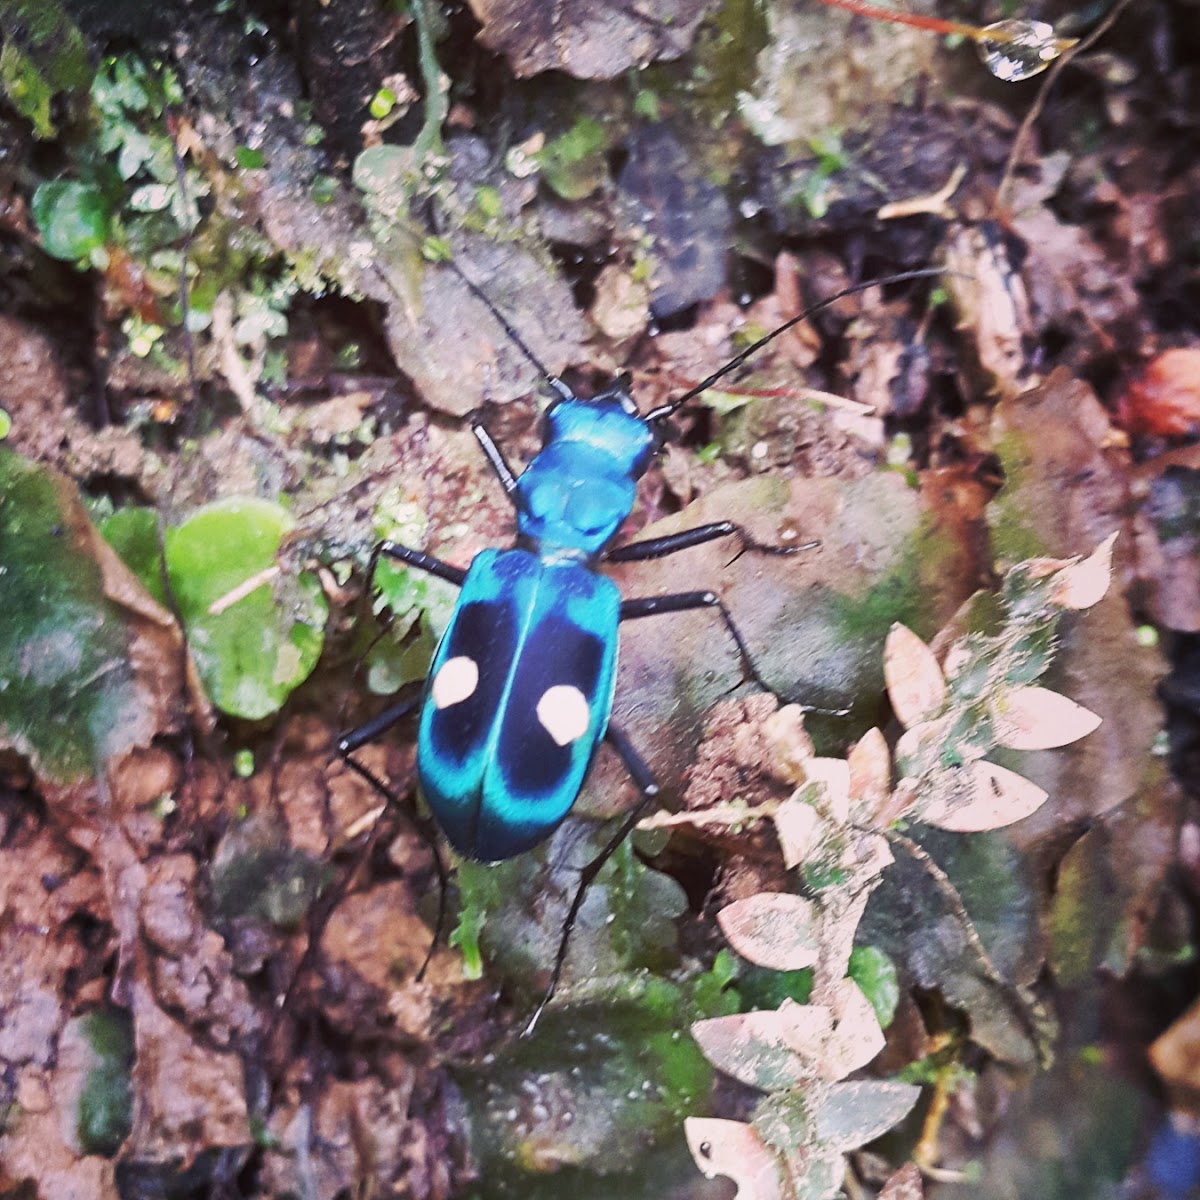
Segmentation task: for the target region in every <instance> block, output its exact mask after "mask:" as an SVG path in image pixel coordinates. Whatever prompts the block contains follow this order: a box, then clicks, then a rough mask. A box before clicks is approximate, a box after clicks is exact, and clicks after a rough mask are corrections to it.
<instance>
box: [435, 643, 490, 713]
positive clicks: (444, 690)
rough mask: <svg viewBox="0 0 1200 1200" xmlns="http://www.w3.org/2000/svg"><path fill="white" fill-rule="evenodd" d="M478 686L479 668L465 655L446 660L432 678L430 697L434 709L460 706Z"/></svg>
mask: <svg viewBox="0 0 1200 1200" xmlns="http://www.w3.org/2000/svg"><path fill="white" fill-rule="evenodd" d="M478 686H479V667H478V665H477V664H476V662H475V660H474V659H473V658H468V657H467V656H466V655H465V654H459V655H456V656H455V657H454V658H448V659H446V661H445V662H444V663H442V665H441V669H440V670H439V671H438V673H437V674H436V675H435V676H434V677H433V690H432V691H431V692H430V696H431V698H432V700H433V707H434V708H449V707H450V705H452V704H461V703H462V702H463V701H464V700H465V699H466V698H467V697H468V696H470V695H471V694H472V692H474V691H475V689H476V688H477V687H478Z"/></svg>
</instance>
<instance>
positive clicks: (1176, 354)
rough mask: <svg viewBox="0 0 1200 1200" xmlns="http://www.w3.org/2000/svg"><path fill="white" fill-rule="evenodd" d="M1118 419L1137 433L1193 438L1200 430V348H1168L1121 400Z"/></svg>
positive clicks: (1147, 368)
mask: <svg viewBox="0 0 1200 1200" xmlns="http://www.w3.org/2000/svg"><path fill="white" fill-rule="evenodd" d="M1117 421H1118V423H1119V424H1120V425H1121V427H1122V428H1124V429H1126V430H1128V431H1129V432H1130V433H1133V434H1139V433H1140V434H1151V435H1153V436H1155V437H1191V436H1192V435H1194V434H1195V433H1196V432H1197V431H1198V430H1200V347H1197V346H1190V347H1183V348H1180V349H1176V350H1164V351H1163V353H1162V354H1160V355H1158V356H1157V357H1156V358H1154V359H1152V360H1151V362H1150V364H1149V366H1147V367H1146V369H1145V371H1143V372H1142V374H1141V376H1140V377H1139V378H1137V379H1135V380H1134V381H1133V382H1132V383H1131V384H1130V385H1129V386H1128V387H1127V388H1126V389H1125V392H1124V394H1123V395H1122V396H1121V398H1120V399H1119V400H1118V401H1117Z"/></svg>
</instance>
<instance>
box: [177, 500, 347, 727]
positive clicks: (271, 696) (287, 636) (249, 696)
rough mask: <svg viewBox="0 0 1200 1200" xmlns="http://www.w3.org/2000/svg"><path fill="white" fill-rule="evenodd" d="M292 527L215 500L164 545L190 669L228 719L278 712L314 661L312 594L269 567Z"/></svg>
mask: <svg viewBox="0 0 1200 1200" xmlns="http://www.w3.org/2000/svg"><path fill="white" fill-rule="evenodd" d="M291 523H292V522H291V518H290V517H289V516H288V514H287V512H286V511H285V510H284V509H282V508H281V507H280V506H279V505H277V504H273V503H271V502H270V501H267V500H254V499H249V500H247V499H229V500H218V501H217V502H216V503H214V504H209V505H206V506H205V507H204V508H202V509H200V511H199V512H197V513H196V514H195V515H194V516H193V517H191V518H190V520H188V521H187V522H186V523H185V524H183V525H182V526H180V527H179V528H178V529H175V530H171V531H169V532H168V535H167V571H168V576H169V578H170V581H171V590H172V592H173V593H174V597H175V601H176V603H177V604H178V606H179V612H180V615H181V616H182V618H183V621H184V624H185V625H186V627H187V631H188V639H189V642H190V645H191V648H192V654H193V657H194V658H195V661H196V666H197V669H198V670H199V672H200V677H201V678H202V679H203V681H204V686H205V688H206V689H207V690H208V694H209V696H210V697H211V698H212V701H213V703H214V704H215V705H216V706H217V707H218V708H220V709H221V710H222V711H223V712H227V713H230V714H232V715H234V716H238V717H246V718H248V719H251V720H257V719H259V718H261V717H265V716H268V715H270V714H271V713H273V712H275V711H277V710H278V709H279V707H280V706H281V705H282V704H283V702H284V701H285V700H286V699H287V697H288V696H289V695H290V694H291V692H292V691H293V690H294V689H295V688H297V687H298V686H299V685H300V684H301V683H302V682H303V681H304V680H305V679H306V678H307V677H308V675H309V672H310V671H311V670H312V669H313V667H314V666H315V665H316V661H317V658H318V656H319V655H320V653H321V646H322V644H323V642H324V636H325V635H324V626H325V618H326V616H327V615H328V605H327V604H326V603H325V598H324V596H323V594H322V592H321V588H320V584H319V582H318V581H317V579H316V578H315V576H313V575H311V574H308V573H305V574H300V575H295V576H292V575H288V574H286V573H285V572H283V571H281V570H280V567H279V564H278V562H277V555H278V551H279V547H280V544H281V543H282V541H283V535H284V534H285V533H286V532H287V531H288V529H289V528H290V527H291Z"/></svg>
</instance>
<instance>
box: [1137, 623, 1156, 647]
mask: <svg viewBox="0 0 1200 1200" xmlns="http://www.w3.org/2000/svg"><path fill="white" fill-rule="evenodd" d="M1134 636H1135V637H1136V638H1137V644H1138V645H1139V646H1143V647H1145V648H1146V649H1147V650H1152V649H1154V647H1155V646H1157V645H1158V630H1157V629H1155V628H1154V626H1153V625H1139V626H1138V627H1137V633H1136V634H1135V635H1134Z"/></svg>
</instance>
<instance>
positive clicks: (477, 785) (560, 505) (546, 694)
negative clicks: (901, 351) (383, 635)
mask: <svg viewBox="0 0 1200 1200" xmlns="http://www.w3.org/2000/svg"><path fill="white" fill-rule="evenodd" d="M451 266H453V264H451ZM455 269H456V270H457V268H455ZM939 273H940V272H939V271H937V270H924V271H910V272H905V273H903V274H900V275H894V276H890V277H889V278H888V279H884V280H873V281H871V282H869V283H864V284H859V285H856V286H853V287H849V288H846V289H844V290H842V291H840V292H838V293H836V294H835V295H833V296H830V297H828V298H827V299H825V300H823V301H821V302H820V303H819V304H817V305H814V306H813V307H812V308H809V309H807V310H806V311H805V312H803V313H801V314H800V315H799V316H797V317H794V318H792V319H791V320H790V321H787V322H785V323H784V324H783V325H781V326H779V327H778V328H777V329H775V330H773V331H772V332H771V333H769V334H767V335H766V336H765V337H763V338H760V339H759V340H758V341H756V342H755V343H753V344H752V345H751V346H749V347H747V348H746V349H745V350H743V351H742V352H741V353H740V354H738V355H737V356H736V357H735V358H733V359H732V360H730V361H729V362H728V363H726V364H725V365H724V366H723V367H721V368H720V369H719V370H718V371H716V372H714V373H713V374H712V375H710V376H709V377H708V378H707V379H705V380H703V381H702V382H701V383H699V384H697V385H696V386H695V387H693V388H692V389H690V390H689V391H687V392H685V393H684V394H683V395H682V396H679V397H677V398H675V399H674V400H672V401H670V402H669V403H667V404H664V405H662V406H660V407H658V408H656V409H654V410H652V411H651V412H648V413H644V414H642V413H639V412H638V409H637V406H636V404H635V403H634V402H633V400H632V399H631V398H630V396H629V393H628V390H627V389H628V380H627V378H625V377H622V378H619V379H617V380H615V381H614V382H613V383H612V384H611V385H610V386H609V387H607V388H605V389H604V390H603V391H601V392H599V393H598V394H597V395H595V396H593V397H592V398H590V399H583V398H580V397H578V396H576V395H575V393H574V392H573V391H572V390H571V389H570V388H569V387H568V386H567V385H566V384H565V383H564V382H563V381H562V380H560V379H558V378H556V377H554V376H552V375H550V374H549V372H547V371H546V370H545V368H544V367H542V365H541V363H540V362H539V361H538V359H537V358H536V356H535V355H534V354H533V353H532V352H531V351H530V350H529V348H528V347H527V346H526V345H525V343H524V342H523V341H522V340H521V338H520V336H519V335H518V334H517V332H516V331H515V330H514V329H513V328H512V327H511V326H510V325H509V323H508V322H507V321H506V320H505V319H504V317H503V316H502V315H501V314H500V313H499V312H498V311H497V310H496V308H495V307H494V305H493V304H492V303H491V301H490V299H489V298H488V297H487V295H486V294H485V293H483V292H482V290H481V289H479V288H478V286H477V285H475V284H474V283H473V282H472V281H471V280H470V279H469V278H467V277H466V276H465V275H463V274H462V273H461V272H458V274H459V276H460V278H461V279H462V280H463V282H464V283H465V284H466V285H467V287H468V288H470V290H471V291H472V292H473V293H474V294H475V295H476V296H478V297H479V298H480V299H481V300H482V301H483V303H484V304H486V305H487V307H488V309H489V310H490V311H491V312H492V314H493V316H494V317H495V318H496V320H497V321H498V322H499V323H500V325H501V326H502V327H503V328H504V330H505V332H506V333H507V334H508V336H509V337H510V338H512V339H513V341H514V342H515V344H516V345H517V346H518V347H519V348H520V350H521V351H522V353H524V354H525V356H526V357H527V358H528V359H529V360H530V361H531V362H532V363H533V364H534V365H535V366H536V367H537V369H538V370H539V371H540V372H541V373H542V375H543V377H544V378H545V379H546V380H547V381H548V382H549V384H550V386H551V387H552V388H553V389H554V391H555V392H556V393H557V398H556V399H555V400H554V402H553V403H552V404H551V406H550V407H549V408H548V409H547V411H546V414H545V417H544V425H543V442H542V448H541V450H540V451H539V452H538V453H537V454H536V455H535V457H534V458H533V459H532V461H531V462H530V463H529V465H528V466H527V467H526V468H525V470H524V471H523V472H521V474H520V475H516V474H515V473H514V472H513V470H512V468H511V467H510V466H509V464H508V462H507V461H506V459H505V457H504V455H503V453H502V452H501V450H500V448H499V447H498V446H497V445H496V443H495V442H494V441H493V439H492V437H491V436H490V434H489V433H488V432H487V430H486V428H485V427H484V425H483V423H482V421H481V420H480V419H479V417H478V416H473V417H472V418H471V428H472V431H473V432H474V434H475V436H476V439H477V440H478V441H479V444H480V446H481V448H482V450H483V452H484V454H485V455H486V457H487V459H488V462H489V463H490V464H491V466H492V469H493V470H494V471H495V473H496V476H497V478H498V479H499V480H500V483H501V485H502V486H503V488H504V490H505V492H506V493H507V494H508V496H509V498H510V499H511V500H512V502H513V505H514V506H515V508H516V512H517V528H518V538H517V544H516V546H514V547H513V548H511V549H507V550H484V551H482V552H481V553H479V554H477V555H476V556H475V558H474V560H473V561H472V563H471V565H470V567H469V568H468V569H466V570H463V569H461V568H459V567H455V566H452V565H451V564H449V563H446V562H443V561H442V560H441V559H438V558H435V557H433V556H432V555H429V554H426V553H424V552H423V551H420V550H414V549H412V548H411V547H408V546H402V545H399V544H397V543H394V542H384V543H382V544H381V545H380V546H378V547H377V548H376V556H378V555H379V554H384V555H387V556H388V557H390V558H393V559H396V560H398V561H400V562H403V563H406V564H407V565H408V566H410V567H413V568H416V569H418V570H421V571H426V572H428V573H430V574H432V575H435V576H437V577H439V578H441V579H445V580H448V581H449V582H450V583H453V584H455V585H457V586H458V587H459V588H461V593H460V596H459V600H458V604H457V606H456V608H455V610H454V613H453V616H452V617H451V620H450V624H449V626H448V627H447V629H446V632H445V633H444V634H443V636H442V639H441V642H440V643H439V644H438V647H437V650H436V651H435V653H434V657H433V662H432V665H431V667H430V671H429V676H428V679H427V680H426V684H425V688H424V694H423V696H422V699H421V716H420V723H419V727H418V733H417V772H418V776H419V778H420V783H421V790H422V792H423V794H424V796H425V799H426V801H427V803H428V805H429V808H430V810H431V812H432V813H433V815H434V817H435V819H436V820H437V823H438V825H439V826H440V827H441V828H442V830H443V831H444V832H445V834H446V837H447V838H448V840H449V841H450V843H451V845H452V846H454V848H455V849H456V850H457V851H458V852H459V853H460V854H463V855H466V856H468V857H470V858H474V859H478V860H481V861H484V862H495V861H499V860H502V859H507V858H511V857H513V856H514V855H517V854H520V853H522V852H523V851H525V850H529V849H531V848H532V847H534V846H536V845H537V844H538V843H539V842H542V841H543V840H545V839H546V838H547V837H549V835H550V834H551V833H552V832H553V830H554V829H555V828H556V827H557V826H558V825H559V824H560V823H561V822H562V820H563V819H564V818H565V817H566V815H567V813H568V812H569V811H570V810H571V807H572V805H573V804H574V803H575V800H576V798H577V797H578V795H579V792H580V789H581V788H582V786H583V782H584V779H585V777H586V775H587V772H588V768H589V766H590V765H591V762H592V760H593V758H594V757H595V754H596V751H597V749H598V747H599V745H600V743H601V741H607V742H608V743H609V744H610V745H611V746H612V747H613V748H614V749H615V750H616V752H617V754H618V755H619V756H620V758H621V760H622V761H623V763H624V764H625V767H626V769H627V770H628V771H629V774H630V776H631V777H632V779H633V781H634V783H635V784H636V785H637V787H638V789H639V791H640V793H641V801H640V803H639V804H638V805H636V806H635V807H634V808H633V810H632V811H631V812H630V813H628V814H627V815H626V817H625V819H624V820H623V821H622V822H621V824H620V826H619V828H618V829H617V830H616V832H615V833H614V834H613V836H612V837H611V838H610V839H609V841H608V842H607V843H606V844H605V846H604V848H603V849H602V850H601V851H600V853H599V854H598V855H597V856H596V858H595V859H594V860H593V861H592V862H591V863H590V864H588V865H587V866H586V867H585V868H584V870H583V872H582V877H581V880H580V884H579V887H578V889H577V891H576V893H575V897H574V900H573V902H572V904H571V907H570V910H569V912H568V914H567V918H566V921H565V923H564V926H563V933H562V937H561V940H560V943H559V947H558V954H557V957H556V960H555V965H554V970H553V973H552V976H551V983H550V987H549V990H548V991H547V993H546V996H545V998H544V999H543V1001H542V1004H541V1005H539V1007H538V1009H537V1012H535V1014H534V1017H533V1020H532V1021H531V1022H530V1025H529V1028H532V1026H533V1023H534V1022H535V1021H536V1020H537V1017H538V1014H540V1012H541V1010H542V1008H543V1007H544V1005H545V1003H546V1001H547V1000H548V999H549V998H550V996H551V995H552V994H553V992H554V989H555V986H556V984H557V981H558V977H559V974H560V972H561V969H562V965H563V961H564V959H565V955H566V948H567V941H568V938H569V936H570V932H571V927H572V925H573V923H574V920H575V917H576V915H577V914H578V911H579V908H580V906H581V904H582V901H583V897H584V894H585V892H586V890H587V887H588V885H589V884H590V882H591V881H592V879H594V878H595V876H596V874H597V873H598V872H599V870H600V868H601V867H602V866H603V865H604V862H605V861H607V859H608V858H609V857H610V856H611V855H612V853H613V852H614V851H615V850H616V848H617V847H618V846H619V845H620V844H621V842H622V841H623V840H624V838H625V837H626V836H627V835H628V833H629V832H630V831H631V830H632V828H633V826H634V825H635V824H636V823H637V821H638V820H640V819H641V817H642V816H643V815H644V811H645V808H646V807H647V806H648V805H649V804H651V803H653V802H654V799H655V797H656V796H657V794H658V787H657V784H656V783H655V781H654V778H653V776H652V775H651V773H650V771H649V769H648V768H647V766H646V765H645V763H644V762H643V761H642V759H641V758H640V756H639V755H638V754H637V752H636V750H635V749H634V748H633V746H632V745H631V744H630V742H629V741H628V739H627V738H626V737H625V736H624V734H623V733H622V732H621V731H620V730H619V729H618V728H617V727H616V726H614V725H613V724H612V722H611V721H610V719H609V718H610V712H611V709H612V701H613V688H614V683H615V677H616V665H617V628H618V625H619V624H620V622H622V621H625V620H631V619H635V618H640V617H646V616H652V615H655V614H659V613H667V612H680V611H684V610H687V609H698V608H712V609H715V610H716V612H717V613H718V614H719V615H720V617H721V618H722V620H723V622H724V624H725V628H726V629H727V630H728V632H729V635H730V636H731V638H732V639H733V641H734V643H735V644H736V646H737V649H738V651H739V653H740V655H741V657H742V662H743V664H744V666H745V669H746V671H747V672H748V674H749V675H750V677H751V678H753V679H754V680H755V682H757V683H758V684H759V685H760V686H762V687H764V688H765V687H766V686H767V685H766V684H765V683H764V682H763V680H762V679H761V678H760V677H759V675H758V673H757V671H756V669H755V667H754V663H753V660H752V658H751V657H750V655H749V653H748V652H747V648H746V645H745V642H744V641H743V639H742V636H741V634H740V632H739V631H738V628H737V626H736V625H735V624H734V622H733V619H732V618H731V616H730V614H729V612H728V611H727V610H726V608H725V606H724V605H723V604H722V602H721V600H720V598H719V597H718V596H717V595H716V594H715V593H713V592H711V591H695V592H680V593H675V594H672V595H666V596H651V597H644V598H639V599H623V598H622V597H621V594H620V592H619V591H618V589H617V587H616V585H615V584H614V583H613V582H612V580H610V579H609V578H607V577H606V576H605V575H603V574H601V573H600V571H599V568H600V566H601V565H602V564H603V563H605V562H630V561H636V560H639V559H640V560H645V559H652V558H661V557H663V556H665V555H668V554H674V553H676V552H677V551H680V550H685V549H688V548H689V547H692V546H698V545H700V544H702V543H704V542H708V541H712V540H714V539H716V538H722V537H728V536H731V535H733V536H737V537H739V538H740V539H741V541H742V543H743V545H744V546H746V547H749V548H752V549H755V550H759V551H763V552H766V553H791V552H792V551H794V550H796V549H801V547H798V546H796V547H777V546H765V545H761V544H759V543H757V542H755V541H753V540H752V539H751V538H750V537H749V536H748V535H747V534H746V532H745V531H744V530H742V529H741V528H740V527H738V526H736V525H734V524H732V523H731V522H728V521H720V522H715V523H712V524H708V525H702V526H700V527H698V528H695V529H689V530H685V531H683V532H681V533H677V534H671V535H668V536H666V537H658V538H651V539H648V540H645V541H641V542H632V543H628V544H626V545H623V546H614V545H613V543H614V541H615V539H616V537H617V534H618V532H619V530H620V528H621V525H622V524H623V522H624V521H625V519H626V518H627V517H628V516H629V514H630V512H631V511H632V508H633V504H634V498H635V494H636V490H637V483H638V480H639V479H640V478H641V477H642V475H643V474H644V473H645V471H646V469H647V468H648V466H649V465H650V463H651V462H652V461H653V459H654V457H655V455H656V453H657V451H658V449H659V447H660V445H661V440H662V430H663V426H664V422H665V420H666V418H668V417H669V416H670V415H671V414H672V413H674V412H675V411H676V410H677V409H678V408H679V407H680V406H681V405H682V404H684V403H685V402H686V401H688V400H690V399H691V398H693V397H694V396H696V395H698V394H699V393H701V392H703V391H705V390H707V389H708V388H710V387H711V386H712V385H713V384H714V383H716V382H717V380H719V379H721V378H722V377H723V376H725V375H726V374H728V373H729V372H731V371H733V370H735V369H736V368H737V367H738V366H740V365H741V364H742V363H743V362H744V361H745V360H746V359H747V358H748V357H749V356H750V355H752V354H754V353H755V352H757V351H758V350H760V349H761V348H762V347H763V346H765V345H766V344H767V343H768V342H770V341H772V340H773V339H774V338H776V337H778V336H779V335H780V334H782V333H784V332H786V330H788V329H790V328H791V327H792V326H794V325H796V324H797V323H798V322H800V321H803V320H805V319H807V318H808V317H809V316H811V315H812V314H813V313H814V312H816V311H818V310H819V309H821V308H824V307H826V306H827V305H829V304H832V303H834V302H835V301H836V300H839V299H841V298H842V297H843V296H847V295H850V294H852V293H854V292H858V291H861V290H863V289H864V288H866V287H873V286H876V285H877V284H881V283H889V282H901V281H904V280H909V279H918V278H926V277H929V276H933V275H937V274H939ZM411 708H412V703H411V701H403V702H401V703H399V704H397V705H394V706H393V707H392V708H389V709H387V710H386V711H385V712H383V713H382V714H380V716H378V717H377V718H375V719H374V720H373V721H370V722H368V723H367V724H366V725H363V726H362V727H361V728H359V729H356V730H353V731H351V732H350V733H347V734H345V735H344V736H343V737H342V738H341V739H340V741H339V743H338V749H339V752H340V753H341V755H342V756H343V758H344V759H345V760H346V761H347V763H348V764H349V765H350V766H351V767H353V768H354V769H355V770H356V771H358V772H359V773H360V774H361V775H363V776H364V777H365V778H367V779H368V780H369V781H370V782H371V783H372V784H373V785H374V786H376V787H377V788H379V789H380V790H381V791H382V792H383V793H384V794H385V795H390V792H388V790H387V788H386V787H385V786H384V785H383V784H382V783H381V781H379V780H378V779H376V778H375V777H374V776H373V775H372V774H371V773H370V772H369V771H368V770H367V769H366V768H365V767H364V766H363V765H362V764H360V763H358V762H357V761H356V760H355V759H354V758H353V751H354V750H356V749H357V748H358V747H360V746H362V745H363V744H365V743H366V742H368V741H371V740H373V739H374V738H376V737H377V736H378V735H379V734H380V733H381V732H383V731H384V730H385V729H386V728H388V727H389V726H391V725H392V724H394V723H395V722H396V721H398V720H399V719H400V718H401V717H402V716H403V715H404V714H405V713H407V712H408V711H410V710H411ZM438 865H439V871H442V867H441V864H440V860H439V864H438ZM443 881H444V879H443ZM440 925H441V916H440V915H439V928H440ZM435 942H436V931H435Z"/></svg>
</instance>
